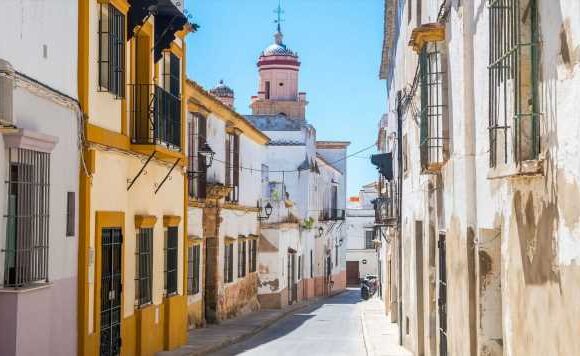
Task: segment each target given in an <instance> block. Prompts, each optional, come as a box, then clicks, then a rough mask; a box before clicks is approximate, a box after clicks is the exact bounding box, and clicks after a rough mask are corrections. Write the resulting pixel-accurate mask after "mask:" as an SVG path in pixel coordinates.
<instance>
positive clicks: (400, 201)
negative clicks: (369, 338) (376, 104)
mask: <svg viewBox="0 0 580 356" xmlns="http://www.w3.org/2000/svg"><path fill="white" fill-rule="evenodd" d="M401 101H402V95H401V91H400V90H399V91H397V180H398V184H397V196H398V199H397V204H398V209H397V210H398V213H397V235H398V236H397V238H398V242H399V243H398V244H397V247H398V258H397V262H398V263H397V264H398V268H399V283H398V285H399V288H398V292H399V296H398V299H399V318H398V319H399V344H400V345H403V261H402V257H403V243H402V242H403V233H402V227H403V225H402V221H403V219H402V215H403V108H402V106H401Z"/></svg>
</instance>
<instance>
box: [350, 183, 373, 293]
mask: <svg viewBox="0 0 580 356" xmlns="http://www.w3.org/2000/svg"><path fill="white" fill-rule="evenodd" d="M376 186H377V184H376V183H375V182H373V183H369V184H366V185H364V186H363V187H362V189H361V190H360V191H359V195H358V197H356V198H357V199H356V203H351V204H350V205H349V206H348V207H347V209H346V221H345V225H346V226H345V235H346V246H347V247H346V283H347V285H348V286H353V287H358V286H359V283H360V279H361V278H364V277H365V276H366V275H368V274H370V275H375V276H377V277H378V276H379V275H381V272H382V271H381V263H380V253H379V251H380V250H379V249H378V247H379V246H378V244H377V242H379V241H380V240H378V237H379V236H377V234H376V232H375V209H374V205H373V200H374V199H376V197H377V188H376Z"/></svg>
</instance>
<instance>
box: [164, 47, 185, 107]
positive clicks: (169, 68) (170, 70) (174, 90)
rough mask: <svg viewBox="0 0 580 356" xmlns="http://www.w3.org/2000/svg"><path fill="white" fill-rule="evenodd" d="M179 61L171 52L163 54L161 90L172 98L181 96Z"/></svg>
mask: <svg viewBox="0 0 580 356" xmlns="http://www.w3.org/2000/svg"><path fill="white" fill-rule="evenodd" d="M180 67H181V61H180V59H179V57H177V56H176V55H175V54H173V53H171V52H168V51H166V52H164V53H163V88H164V89H165V90H166V91H168V92H169V93H171V94H172V95H173V96H176V97H178V96H180V95H181V75H180V73H181V68H180Z"/></svg>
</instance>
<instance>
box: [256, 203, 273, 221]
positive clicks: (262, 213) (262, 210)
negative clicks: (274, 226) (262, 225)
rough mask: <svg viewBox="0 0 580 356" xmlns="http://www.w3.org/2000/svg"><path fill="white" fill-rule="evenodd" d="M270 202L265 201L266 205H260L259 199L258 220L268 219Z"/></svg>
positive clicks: (270, 212) (270, 208)
mask: <svg viewBox="0 0 580 356" xmlns="http://www.w3.org/2000/svg"><path fill="white" fill-rule="evenodd" d="M272 210H273V208H272V204H270V202H268V203H266V206H264V207H262V206H261V205H260V201H258V220H268V219H269V218H270V215H272Z"/></svg>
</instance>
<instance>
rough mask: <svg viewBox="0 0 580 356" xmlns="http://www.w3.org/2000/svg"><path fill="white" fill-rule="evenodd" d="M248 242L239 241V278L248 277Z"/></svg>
mask: <svg viewBox="0 0 580 356" xmlns="http://www.w3.org/2000/svg"><path fill="white" fill-rule="evenodd" d="M247 256H248V255H247V251H246V241H245V240H242V241H238V277H245V276H246V258H247Z"/></svg>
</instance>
